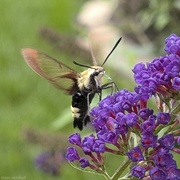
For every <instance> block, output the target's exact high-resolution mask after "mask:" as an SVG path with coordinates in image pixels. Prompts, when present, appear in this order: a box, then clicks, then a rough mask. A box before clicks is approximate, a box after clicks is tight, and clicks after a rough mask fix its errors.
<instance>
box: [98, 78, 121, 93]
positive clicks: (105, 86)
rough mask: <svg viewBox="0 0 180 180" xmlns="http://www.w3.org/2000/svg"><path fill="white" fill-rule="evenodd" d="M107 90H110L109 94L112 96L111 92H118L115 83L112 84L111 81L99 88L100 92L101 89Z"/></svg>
mask: <svg viewBox="0 0 180 180" xmlns="http://www.w3.org/2000/svg"><path fill="white" fill-rule="evenodd" d="M108 88H111V94H112V93H113V92H116V91H118V87H117V85H116V84H115V82H113V81H111V82H109V83H106V84H103V85H102V86H101V91H102V90H103V89H108Z"/></svg>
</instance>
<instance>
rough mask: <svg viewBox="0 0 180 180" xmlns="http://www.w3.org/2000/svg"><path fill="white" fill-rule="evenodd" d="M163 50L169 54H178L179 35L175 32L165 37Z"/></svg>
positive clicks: (179, 48)
mask: <svg viewBox="0 0 180 180" xmlns="http://www.w3.org/2000/svg"><path fill="white" fill-rule="evenodd" d="M164 50H165V51H166V52H167V53H169V54H177V55H179V56H180V37H178V36H177V35H176V34H171V35H170V36H169V37H168V38H166V39H165V48H164Z"/></svg>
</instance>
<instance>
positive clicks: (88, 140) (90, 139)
mask: <svg viewBox="0 0 180 180" xmlns="http://www.w3.org/2000/svg"><path fill="white" fill-rule="evenodd" d="M94 143H95V137H94V135H93V134H91V135H90V136H86V137H85V138H84V139H83V141H82V149H83V151H84V153H90V152H91V151H92V148H93V145H94Z"/></svg>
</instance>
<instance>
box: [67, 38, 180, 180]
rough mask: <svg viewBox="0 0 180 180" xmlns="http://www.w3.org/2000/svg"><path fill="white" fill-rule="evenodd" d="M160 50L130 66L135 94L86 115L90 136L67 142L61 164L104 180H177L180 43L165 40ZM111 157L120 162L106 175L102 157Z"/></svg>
mask: <svg viewBox="0 0 180 180" xmlns="http://www.w3.org/2000/svg"><path fill="white" fill-rule="evenodd" d="M164 49H165V53H167V54H165V55H163V56H161V57H157V58H154V59H153V60H152V61H151V62H148V63H146V64H144V63H138V64H136V65H135V66H134V68H133V70H132V71H133V73H134V80H135V82H136V83H137V85H136V86H135V87H134V92H130V91H128V90H127V89H123V90H121V91H119V92H116V93H114V94H112V95H108V96H107V97H105V98H104V99H102V100H101V101H100V102H99V104H98V106H96V107H94V108H92V109H91V111H90V116H91V122H92V126H93V128H94V133H92V134H90V135H88V136H85V137H82V136H81V135H80V134H79V133H75V134H73V135H71V136H70V137H69V142H70V143H71V144H72V147H69V148H68V149H67V154H66V159H67V160H68V161H69V162H70V163H71V164H72V165H73V166H76V167H77V166H78V167H80V168H81V170H82V171H83V170H86V169H88V170H89V171H92V172H96V173H99V174H102V175H104V176H105V177H106V179H109V180H117V179H119V180H120V179H129V180H130V179H143V180H147V179H148V180H156V179H158V180H160V179H162V180H177V179H180V169H179V167H178V165H177V162H176V160H175V158H174V153H176V154H177V156H179V154H180V136H179V134H180V37H178V36H177V35H175V34H172V35H170V36H169V37H168V38H166V39H165V48H164ZM150 100H154V102H155V103H154V104H155V105H154V107H153V108H152V105H151V107H149V101H150ZM111 154H114V155H116V156H117V158H116V160H117V162H119V161H121V160H122V158H125V159H124V162H123V163H120V164H119V168H118V169H115V170H114V174H112V175H109V174H108V172H107V171H106V169H107V167H106V166H107V165H106V158H105V157H106V156H107V155H108V156H111ZM75 162H78V163H79V164H77V163H75ZM125 169H126V171H128V172H127V174H126V175H124V170H125Z"/></svg>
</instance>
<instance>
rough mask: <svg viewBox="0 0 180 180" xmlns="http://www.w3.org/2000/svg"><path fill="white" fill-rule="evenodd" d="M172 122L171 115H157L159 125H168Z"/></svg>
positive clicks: (161, 113) (160, 113) (162, 113)
mask: <svg viewBox="0 0 180 180" xmlns="http://www.w3.org/2000/svg"><path fill="white" fill-rule="evenodd" d="M170 120H171V117H170V114H169V113H164V112H159V113H158V114H157V122H158V123H159V124H168V123H169V121H170Z"/></svg>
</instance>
